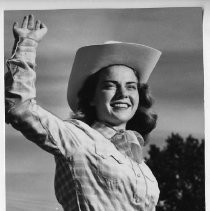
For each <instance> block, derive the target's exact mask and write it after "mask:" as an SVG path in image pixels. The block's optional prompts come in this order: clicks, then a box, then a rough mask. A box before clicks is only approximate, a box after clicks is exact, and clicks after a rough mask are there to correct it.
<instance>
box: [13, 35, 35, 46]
mask: <svg viewBox="0 0 210 211" xmlns="http://www.w3.org/2000/svg"><path fill="white" fill-rule="evenodd" d="M17 45H18V46H27V47H34V48H37V46H38V42H37V41H36V40H35V39H33V38H30V37H19V40H18V41H17Z"/></svg>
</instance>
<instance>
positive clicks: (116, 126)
mask: <svg viewBox="0 0 210 211" xmlns="http://www.w3.org/2000/svg"><path fill="white" fill-rule="evenodd" d="M104 124H105V125H106V126H108V127H111V128H112V129H114V130H116V131H118V130H125V129H126V123H124V124H120V125H113V124H110V123H108V122H104Z"/></svg>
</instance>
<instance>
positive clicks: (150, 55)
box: [67, 42, 161, 111]
mask: <svg viewBox="0 0 210 211" xmlns="http://www.w3.org/2000/svg"><path fill="white" fill-rule="evenodd" d="M160 55H161V52H160V51H159V50H156V49H154V48H151V47H148V46H145V45H140V44H135V43H120V42H117V43H107V44H102V45H91V46H85V47H82V48H80V49H79V50H78V51H77V53H76V56H75V59H74V64H73V67H72V71H71V74H70V78H69V83H68V91H67V99H68V103H69V105H70V108H71V109H72V110H73V111H76V110H77V107H78V97H77V95H78V92H79V90H80V89H81V87H82V85H83V83H84V81H85V80H86V79H87V77H88V76H90V75H92V74H94V73H96V72H98V71H99V70H100V69H102V68H104V67H107V66H110V65H116V64H118V65H125V66H128V67H130V68H132V69H134V70H136V71H137V72H138V73H139V76H140V81H139V82H140V83H146V82H147V80H148V79H149V76H150V74H151V72H152V71H153V69H154V67H155V65H156V63H157V61H158V60H159V57H160Z"/></svg>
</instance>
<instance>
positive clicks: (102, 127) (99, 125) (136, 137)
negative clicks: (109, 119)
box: [91, 121, 144, 146]
mask: <svg viewBox="0 0 210 211" xmlns="http://www.w3.org/2000/svg"><path fill="white" fill-rule="evenodd" d="M91 127H92V128H93V129H95V130H97V131H98V132H100V133H101V134H102V135H103V136H104V137H105V138H107V139H109V140H110V139H111V138H112V137H113V136H114V135H115V134H116V133H117V132H119V131H117V130H116V129H114V128H113V127H111V126H108V125H107V124H105V123H103V122H98V121H97V122H95V123H93V125H92V126H91ZM126 132H127V133H128V134H129V135H130V137H132V138H130V139H128V141H129V142H130V143H134V144H137V145H140V146H143V145H144V139H143V137H142V136H141V135H140V134H139V133H138V132H136V131H132V130H126Z"/></svg>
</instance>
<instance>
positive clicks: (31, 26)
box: [28, 14, 34, 29]
mask: <svg viewBox="0 0 210 211" xmlns="http://www.w3.org/2000/svg"><path fill="white" fill-rule="evenodd" d="M28 29H34V16H33V15H31V14H30V15H29V18H28Z"/></svg>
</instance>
